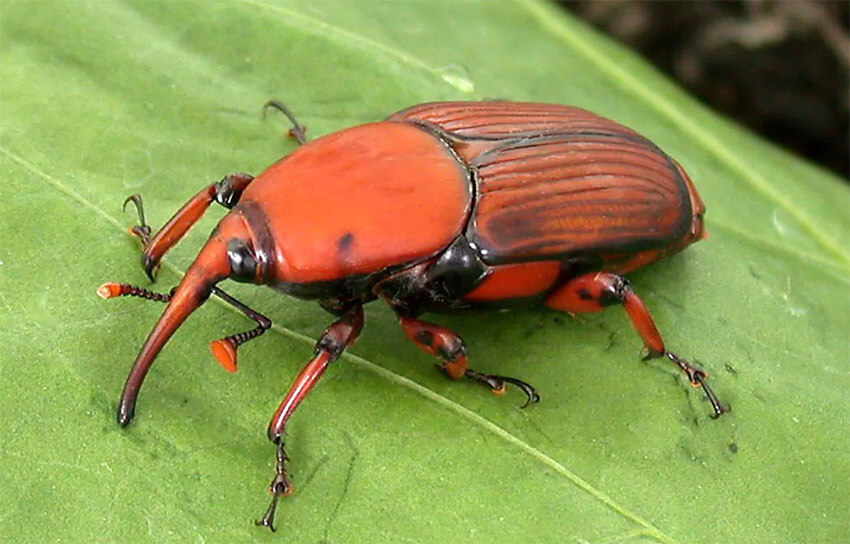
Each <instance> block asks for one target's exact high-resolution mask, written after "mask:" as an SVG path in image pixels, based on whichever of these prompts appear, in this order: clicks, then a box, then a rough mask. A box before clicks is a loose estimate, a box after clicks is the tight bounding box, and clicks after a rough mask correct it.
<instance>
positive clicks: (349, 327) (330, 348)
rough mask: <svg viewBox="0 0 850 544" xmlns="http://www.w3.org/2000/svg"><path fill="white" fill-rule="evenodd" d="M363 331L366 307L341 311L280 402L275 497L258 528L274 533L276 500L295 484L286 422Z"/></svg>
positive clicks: (274, 432) (273, 431)
mask: <svg viewBox="0 0 850 544" xmlns="http://www.w3.org/2000/svg"><path fill="white" fill-rule="evenodd" d="M362 329H363V306H361V305H360V304H355V305H353V306H349V307H348V308H347V309H345V310H344V311H343V312H342V316H341V317H340V318H339V319H337V320H336V321H335V322H334V323H333V324H331V326H330V327H328V328H327V329H325V332H324V333H323V334H322V336H321V338H319V341H318V342H316V348H315V350H314V351H313V358H312V359H310V361H308V362H307V364H306V365H304V368H302V369H301V372H300V373H299V374H298V377H297V378H295V382H293V384H292V386H291V387H290V388H289V392H288V393H287V394H286V397H284V399H283V402H281V403H280V406H278V408H277V411H276V412H275V413H274V416H272V420H271V422H269V428H268V437H269V440H270V441H271V442H272V443H274V444H275V445H276V447H277V454H276V460H277V462H276V471H275V476H274V478H273V479H272V481H271V484H269V492H270V493H271V495H272V500H271V503H270V504H269V507H268V509H267V510H266V513H265V514H264V515H263V517H262V519H260V520H259V521H257V522H256V523H257V525H263V526H265V527H268V528H269V529H271V530H272V531H274V513H275V509H276V508H277V501H278V500H279V499H280V497H283V496H286V495H289V494H290V493H292V485H291V484H290V483H289V480H288V479H287V478H286V461H288V460H289V459H288V458H287V456H286V453H285V452H284V449H283V435H284V434H285V432H284V427H285V426H286V422H287V420H288V419H289V417H290V416H291V415H292V413H293V412H294V411H295V409H296V408H297V407H298V405H299V404H300V403H301V401H302V400H304V397H306V396H307V393H309V392H310V390H311V389H312V388H313V386H314V385H316V383H317V382H318V381H319V379H320V378H321V377H322V375H323V374H324V373H325V370H327V368H328V365H330V364H331V363H332V362H334V361H336V360H337V359H338V358H339V356H340V355H342V352H343V351H345V348H347V347H348V346H350V345H351V344H353V343H354V342H355V340H357V337H358V336H359V335H360V331H361V330H362Z"/></svg>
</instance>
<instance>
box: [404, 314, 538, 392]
mask: <svg viewBox="0 0 850 544" xmlns="http://www.w3.org/2000/svg"><path fill="white" fill-rule="evenodd" d="M398 319H399V323H400V324H401V328H402V330H404V334H406V335H407V337H408V338H410V339H411V340H412V341H413V343H414V344H416V346H417V347H418V348H419V349H421V350H423V351H425V352H427V353H430V354H431V355H434V356H437V357H439V358H440V359H442V360H443V364H442V365H437V366H438V368H440V370H442V371H443V372H444V373H445V374H446V375H447V376H448V377H450V378H452V379H455V380H459V379H461V378H464V377H465V378H469V379H471V380H473V381H476V382H478V383H481V384H483V385H486V386H487V387H489V388H490V390H491V391H492V392H493V393H495V394H497V395H501V394H504V392H505V384H506V383H511V384H514V385H516V386H517V387H519V388H520V389H522V391H523V392H524V393H525V394H526V396H527V397H528V399H527V400H526V401H525V404H524V405H523V406H522V407H523V408H525V407H526V406H528V405H529V404H532V403H534V402H537V401H539V400H540V395H538V394H537V391H535V390H534V387H532V386H531V385H530V384H528V383H526V382H524V381H522V380H518V379H516V378H511V377H509V376H496V375H492V374H482V373H480V372H476V371H474V370H472V369H470V368H467V367H466V344H464V343H463V340H462V339H461V337H460V336H458V335H456V334H455V333H453V332H452V331H450V330H449V329H447V328H445V327H441V326H439V325H435V324H433V323H428V322H427V321H422V320H420V319H414V318H413V317H409V316H406V315H404V314H399V318H398Z"/></svg>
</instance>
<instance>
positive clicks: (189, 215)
mask: <svg viewBox="0 0 850 544" xmlns="http://www.w3.org/2000/svg"><path fill="white" fill-rule="evenodd" d="M253 179H254V178H253V177H252V176H250V175H248V174H241V173H237V174H228V175H226V176H224V177H223V178H222V179H221V180H220V181H218V182H217V183H213V184H210V185H208V186H207V187H204V188H203V189H201V190H200V191H199V192H198V194H196V195H195V196H193V197H192V198H191V199H189V201H188V202H187V203H186V204H184V205H183V207H182V208H180V209H179V210H177V213H175V214H174V215H173V216H172V217H171V219H169V220H168V222H167V223H165V225H163V227H162V228H161V229H159V230H158V231H157V232H156V234H154V235H153V237H151V229H150V227H149V226H148V225H147V224H145V215H144V211H143V208H142V198H141V197H140V196H139V195H131V196H130V197H128V198H127V200H125V201H124V205H125V206H126V205H127V203H128V202H133V203H134V204H135V205H136V208H137V209H138V211H139V220H140V221H141V225H136V226H135V227H132V228H131V229H130V232H131V233H133V234H134V235H136V236H138V237H139V238H140V239H141V240H142V243H144V244H145V249H144V250H143V251H142V267H144V269H145V273H146V274H147V275H148V277H149V278H150V279H151V281H153V279H154V278H153V271H154V269H155V268H156V267H157V266H158V265H159V261H160V260H162V257H163V255H165V253H166V252H167V251H168V250H169V249H171V248H172V247H173V246H174V245H175V244H176V243H177V242H179V241H180V239H181V238H183V236H184V235H185V234H186V233H187V232H188V231H189V229H190V228H192V225H194V224H195V223H196V222H197V221H198V219H200V218H201V216H202V215H203V214H204V212H205V211H206V210H207V208H209V206H210V204H211V203H212V202H213V201H216V202H218V203H219V204H221V205H222V206H224V207H225V208H228V209H229V208H232V207H233V206H235V205H236V203H237V202H239V198H240V197H241V196H242V191H244V190H245V188H246V187H247V186H248V184H249V183H251V181H252V180H253Z"/></svg>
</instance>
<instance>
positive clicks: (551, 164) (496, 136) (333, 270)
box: [98, 101, 728, 530]
mask: <svg viewBox="0 0 850 544" xmlns="http://www.w3.org/2000/svg"><path fill="white" fill-rule="evenodd" d="M266 107H267V108H268V107H272V108H276V109H278V110H280V111H281V112H283V113H284V114H286V115H287V117H288V118H289V119H290V121H291V122H292V124H293V126H294V128H292V129H291V130H290V135H291V136H293V137H294V138H296V139H297V140H298V142H299V144H302V145H301V147H299V148H298V149H297V150H295V151H294V152H292V153H290V154H289V155H287V156H285V157H283V158H282V159H280V160H279V161H277V162H276V163H275V164H273V165H272V166H270V167H269V168H268V169H267V170H266V171H265V172H263V173H262V174H260V175H259V176H257V177H256V178H255V177H252V176H250V175H248V174H241V173H238V174H230V175H227V176H225V177H224V178H222V179H221V180H220V181H218V182H217V183H213V184H211V185H209V186H207V187H204V188H203V189H202V190H201V191H200V192H199V193H197V194H196V195H195V196H193V197H192V198H191V199H190V200H189V201H188V202H187V203H186V204H185V205H184V206H183V207H182V208H180V210H178V211H177V213H176V214H174V216H173V217H172V218H171V219H170V220H169V221H168V222H167V223H166V224H165V226H163V227H162V228H161V229H160V230H159V231H158V232H156V234H153V235H151V229H150V227H148V226H147V225H146V224H145V219H144V212H143V209H142V205H141V198H140V197H139V196H138V195H133V196H131V197H130V198H129V199H127V201H125V203H124V204H125V205H126V204H127V203H128V202H130V201H132V202H134V203H135V204H136V206H137V208H138V211H139V216H140V223H141V224H140V225H137V226H135V227H133V228H132V229H131V231H132V232H133V233H134V234H135V235H137V236H138V237H139V238H141V240H142V242H143V243H144V251H143V254H142V264H143V266H144V269H145V271H146V272H147V274H148V276H149V277H150V278H151V279H152V280H153V273H154V270H155V268H156V267H157V265H158V263H159V262H160V260H161V259H162V257H163V255H164V254H165V252H166V251H168V250H169V248H171V247H172V246H174V245H175V244H176V243H177V242H178V241H179V240H180V238H182V237H183V235H184V234H185V233H186V232H187V231H188V230H189V229H190V228H191V227H192V225H193V224H194V223H195V222H196V221H197V220H198V219H199V218H200V217H201V215H202V214H203V213H204V211H205V210H206V209H207V207H209V205H210V204H211V203H212V202H213V201H215V202H218V203H219V204H221V205H222V206H224V207H225V208H228V209H229V210H230V212H229V213H228V214H227V215H225V216H224V218H223V219H222V220H221V221H220V222H219V223H218V226H217V227H216V229H215V230H214V231H213V233H212V235H211V236H210V238H209V240H208V241H207V242H206V245H204V247H203V248H202V249H201V251H200V253H199V254H198V257H197V258H196V259H195V261H194V262H193V263H192V265H191V266H190V267H189V269H188V270H187V272H186V275H185V276H184V277H183V279H182V281H181V282H180V284H179V285H178V286H177V287H176V288H175V289H173V290H172V291H171V292H170V293H168V294H161V293H154V292H151V291H149V290H147V289H143V288H140V287H135V286H131V285H127V284H118V283H107V284H104V285H103V286H101V287H100V288H99V289H98V294H99V295H100V296H102V297H103V298H111V297H115V296H120V295H131V296H139V297H142V298H147V299H151V300H159V301H162V302H167V303H168V307H167V308H166V309H165V311H164V312H163V314H162V317H160V319H159V321H158V322H157V324H156V326H155V327H154V329H153V330H152V331H151V333H150V336H148V339H147V340H146V341H145V343H144V346H143V347H142V349H141V351H140V353H139V355H138V357H137V358H136V361H135V363H134V364H133V367H132V370H131V371H130V375H129V376H128V378H127V382H126V384H125V386H124V391H123V393H122V395H121V399H120V401H119V405H118V422H119V423H120V424H121V425H122V426H125V425H127V424H129V423H130V421H131V420H132V419H133V414H134V410H135V406H136V398H137V397H138V394H139V390H140V388H141V386H142V382H143V381H144V378H145V375H146V374H147V372H148V370H149V369H150V366H151V364H152V363H153V361H154V359H155V358H156V356H157V354H158V353H159V351H160V350H161V349H162V347H163V346H164V345H165V343H166V342H167V341H168V339H169V338H171V335H172V334H174V332H175V331H176V330H177V328H178V327H180V325H181V324H182V323H183V321H184V320H185V319H186V318H187V317H188V316H189V314H191V313H192V312H193V311H194V310H195V309H196V308H198V307H199V306H200V305H201V304H203V302H204V301H205V300H206V299H207V298H208V297H209V296H210V295H216V296H218V297H220V298H222V299H223V300H224V301H226V302H227V303H229V304H231V305H233V306H235V307H236V308H238V309H239V310H240V311H242V312H243V313H244V314H245V315H246V316H248V317H249V318H251V319H252V320H254V321H255V322H256V324H257V326H256V327H255V328H253V329H251V330H249V331H246V332H241V333H238V334H234V335H231V336H228V337H226V338H222V339H220V340H216V341H214V342H213V343H212V344H211V349H212V352H213V354H214V356H215V358H216V359H217V360H218V361H219V363H220V364H221V365H222V366H223V367H224V368H225V369H226V370H228V371H231V372H233V371H235V370H236V350H237V348H238V347H239V345H241V344H242V343H244V342H246V341H248V340H250V339H252V338H256V337H258V336H260V335H261V334H263V333H264V332H265V331H266V330H268V329H269V327H271V321H270V320H269V319H268V318H267V317H265V316H263V315H261V314H259V313H257V312H255V311H254V310H252V309H250V308H248V307H247V306H245V305H244V304H242V303H241V302H239V301H237V300H235V299H234V298H233V297H231V296H229V295H228V294H227V293H225V292H224V291H222V290H221V289H220V288H219V287H217V284H218V283H219V282H220V281H222V280H225V279H228V278H229V279H232V280H236V281H239V282H246V283H255V284H258V285H267V286H269V287H271V288H272V289H274V290H276V291H279V292H281V293H284V294H287V295H291V296H294V297H298V298H301V299H309V300H316V301H318V302H319V304H320V305H321V306H322V307H323V308H324V309H325V310H327V311H328V312H330V313H331V314H333V315H335V316H336V317H337V320H336V321H335V322H334V323H333V324H332V325H331V326H330V327H328V328H327V329H326V330H325V332H324V334H322V336H321V338H319V341H318V342H317V344H316V348H315V351H314V355H313V358H312V359H311V360H310V361H309V362H308V363H307V364H306V366H304V368H303V369H302V370H301V372H300V373H299V375H298V377H297V378H296V380H295V383H294V384H293V385H292V387H291V389H290V390H289V392H288V393H287V395H286V397H285V398H284V399H283V402H282V403H281V404H280V406H279V407H278V409H277V411H276V412H275V413H274V416H273V417H272V420H271V423H270V424H269V427H268V438H269V440H270V441H272V442H273V443H274V444H275V446H276V454H277V455H276V459H277V466H276V473H275V476H274V478H273V480H272V482H271V484H270V492H271V494H272V501H271V504H270V505H269V508H268V510H267V511H266V513H265V515H264V516H263V518H262V519H261V520H260V521H258V522H257V523H258V524H261V525H265V526H267V527H269V528H271V529H272V530H274V525H273V521H274V512H275V508H276V507H277V502H278V499H279V498H280V497H281V496H283V495H287V494H289V493H290V492H291V490H292V487H291V485H290V483H289V481H288V480H287V477H286V475H287V471H286V462H287V460H288V459H287V457H286V453H285V452H284V442H283V438H282V437H283V434H284V426H285V424H286V421H287V420H288V419H289V417H290V416H291V415H292V413H293V412H294V411H295V408H296V407H297V406H298V404H299V403H300V402H301V400H302V399H303V398H304V397H305V396H306V394H307V393H308V392H309V391H310V389H312V387H313V386H314V385H315V384H316V382H318V381H319V379H320V378H321V377H322V374H323V373H324V372H325V370H326V369H327V367H328V365H329V364H330V363H332V362H333V361H334V360H336V359H337V358H338V357H339V356H340V354H342V352H343V350H345V348H346V347H348V346H350V345H351V344H352V343H353V342H354V341H355V340H356V339H357V337H358V335H359V334H360V330H361V329H362V327H363V304H365V303H367V302H370V301H372V300H375V299H382V300H383V301H384V302H386V303H387V304H389V305H390V307H391V308H392V309H393V310H394V311H395V312H396V314H397V315H398V319H399V323H400V324H401V327H402V329H403V330H404V332H405V334H406V335H407V336H408V337H409V338H410V340H412V341H413V343H414V344H416V345H417V346H418V347H419V348H420V349H422V350H424V351H426V352H428V353H430V354H432V355H435V356H436V357H438V358H439V359H441V360H442V364H441V366H440V368H441V369H442V371H443V372H444V373H445V374H446V375H448V376H449V377H451V378H454V379H461V378H469V379H471V380H473V381H476V382H479V383H481V384H483V385H485V386H487V387H488V388H490V389H491V390H492V391H494V392H499V393H500V392H503V391H504V389H505V384H507V383H510V384H513V385H516V386H518V387H519V388H520V389H522V391H523V392H524V393H525V395H526V396H527V401H526V403H525V406H527V405H528V404H530V403H532V402H536V401H537V400H539V397H538V395H537V393H536V391H535V389H534V388H533V387H532V386H531V385H529V384H528V383H526V382H524V381H522V380H518V379H516V378H511V377H507V376H497V375H492V374H485V373H481V372H476V371H474V370H472V369H470V368H467V349H466V346H465V345H464V343H463V340H461V338H460V337H459V336H458V335H457V334H455V333H453V332H452V331H450V330H448V329H446V328H444V327H441V326H439V325H436V324H433V323H429V322H427V321H422V320H420V319H419V316H420V315H421V314H422V313H424V312H439V311H446V310H455V309H461V308H472V307H475V306H477V305H481V304H485V303H499V302H504V301H513V300H516V299H529V300H538V301H540V302H542V303H543V304H545V305H546V306H548V307H549V308H553V309H555V310H561V311H564V312H570V313H585V312H597V311H600V310H602V309H603V308H605V307H606V306H612V305H621V306H623V308H624V309H625V310H626V313H627V314H628V317H629V319H630V320H631V323H632V325H633V326H634V328H635V330H636V331H637V333H638V334H639V335H640V337H641V339H642V340H643V343H644V345H645V347H646V349H647V352H648V355H647V357H664V358H666V359H668V360H669V361H670V362H672V363H673V364H675V365H676V366H678V367H679V368H680V369H681V370H682V371H683V372H684V373H685V375H686V376H687V379H688V380H689V381H690V383H691V384H692V385H693V386H694V387H701V388H702V389H703V391H705V394H706V396H707V397H708V400H709V401H710V403H711V406H712V408H713V412H714V413H713V415H714V417H716V416H719V415H720V414H722V413H723V412H725V411H726V410H727V409H728V408H727V407H725V406H724V405H723V404H721V403H720V401H719V400H718V399H717V397H716V396H715V395H714V393H713V392H712V390H711V389H710V388H709V387H708V385H707V383H706V373H705V372H704V371H703V370H702V369H700V368H699V367H697V366H695V365H693V364H691V363H689V362H687V361H685V360H684V359H681V358H680V357H678V356H677V355H675V354H673V353H671V352H670V351H668V350H667V349H666V347H665V345H664V342H663V340H662V339H661V335H660V334H659V333H658V330H657V329H656V327H655V324H654V323H653V320H652V317H650V314H649V312H648V311H647V308H646V306H644V304H643V302H642V301H641V299H640V298H638V296H637V295H636V294H635V293H634V292H633V291H632V289H631V288H630V287H629V283H628V281H627V280H626V279H624V278H623V276H622V275H623V274H625V273H628V272H630V271H632V270H635V269H637V268H640V267H642V266H644V265H646V264H649V263H651V262H654V261H657V260H659V259H661V258H664V257H666V256H668V255H671V254H673V253H676V252H678V251H681V250H682V249H684V248H685V247H687V246H688V245H689V244H691V243H693V242H696V241H698V240H700V239H702V238H705V237H706V233H705V231H704V229H703V214H704V213H705V206H704V205H703V202H702V200H701V199H700V196H699V194H698V193H697V191H696V188H695V187H694V184H693V183H692V182H691V180H690V178H688V175H687V174H686V173H685V171H684V170H683V169H682V167H681V166H680V165H679V163H677V162H676V161H675V160H674V159H672V158H671V157H669V156H668V155H666V154H665V153H664V152H663V151H661V150H660V149H659V148H658V147H657V146H655V145H654V144H653V143H651V142H650V141H649V140H647V139H646V138H644V137H643V136H641V135H640V134H638V133H636V132H635V131H633V130H631V129H628V128H626V127H624V126H623V125H620V124H618V123H615V122H614V121H611V120H608V119H605V118H603V117H600V116H598V115H595V114H593V113H590V112H588V111H585V110H582V109H579V108H574V107H570V106H561V105H554V104H538V103H522V102H506V101H492V102H435V103H428V104H421V105H418V106H413V107H410V108H407V109H404V110H402V111H400V112H398V113H395V114H393V115H391V116H390V117H389V118H387V119H386V120H385V121H381V122H377V123H368V124H364V125H359V126H355V127H351V128H348V129H345V130H341V131H339V132H335V133H333V134H329V135H327V136H323V137H321V138H319V139H317V140H314V141H312V142H309V143H308V142H307V140H306V138H305V129H304V127H303V126H301V125H300V124H298V122H297V120H296V119H295V117H294V116H293V115H292V113H291V112H290V111H289V110H288V109H287V108H286V107H285V106H284V105H283V104H281V103H280V102H277V101H270V102H269V103H268V104H266Z"/></svg>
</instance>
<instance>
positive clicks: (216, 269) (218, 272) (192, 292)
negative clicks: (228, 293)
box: [118, 232, 230, 427]
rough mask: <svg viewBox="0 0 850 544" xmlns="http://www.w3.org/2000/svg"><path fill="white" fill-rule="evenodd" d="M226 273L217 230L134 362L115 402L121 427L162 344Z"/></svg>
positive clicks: (224, 251)
mask: <svg viewBox="0 0 850 544" xmlns="http://www.w3.org/2000/svg"><path fill="white" fill-rule="evenodd" d="M229 273H230V265H229V264H228V260H227V244H226V242H225V241H224V240H223V239H222V237H221V234H220V233H219V232H216V233H214V234H213V236H212V237H211V238H210V239H209V240H208V241H207V243H206V245H204V247H203V249H201V252H200V253H199V254H198V257H197V258H196V259H195V262H193V263H192V265H191V266H190V267H189V270H188V271H186V275H185V276H184V277H183V280H182V281H181V282H180V285H178V286H177V289H176V290H175V291H174V294H173V295H172V296H171V300H169V302H168V307H167V308H165V311H164V312H163V313H162V316H160V318H159V321H157V323H156V326H155V327H154V328H153V330H152V331H151V333H150V335H149V336H148V339H147V340H145V344H144V346H142V350H141V351H140V352H139V355H138V356H137V357H136V361H135V362H134V363H133V368H132V369H131V370H130V374H129V375H128V376H127V381H126V382H125V384H124V391H123V393H121V399H120V400H119V402H118V423H119V424H120V425H121V426H122V427H124V426H126V425H128V424H129V423H130V421H132V420H133V415H134V413H135V408H136V399H137V397H138V396H139V390H140V389H141V388H142V383H143V382H144V380H145V376H146V375H147V373H148V370H150V367H151V364H153V362H154V359H156V356H157V355H158V354H159V352H160V350H161V349H162V347H163V346H164V345H165V343H166V342H168V340H169V339H170V338H171V336H172V335H173V334H174V332H175V331H176V330H177V329H178V328H179V327H180V325H181V324H183V321H185V320H186V318H187V317H189V314H191V313H192V312H193V311H195V309H197V308H198V307H199V306H200V305H201V304H203V303H204V301H206V299H207V298H208V297H209V296H210V293H211V291H212V288H213V287H214V286H215V284H216V283H218V282H219V281H221V280H223V279H224V278H226V277H227V276H228V274H229Z"/></svg>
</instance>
